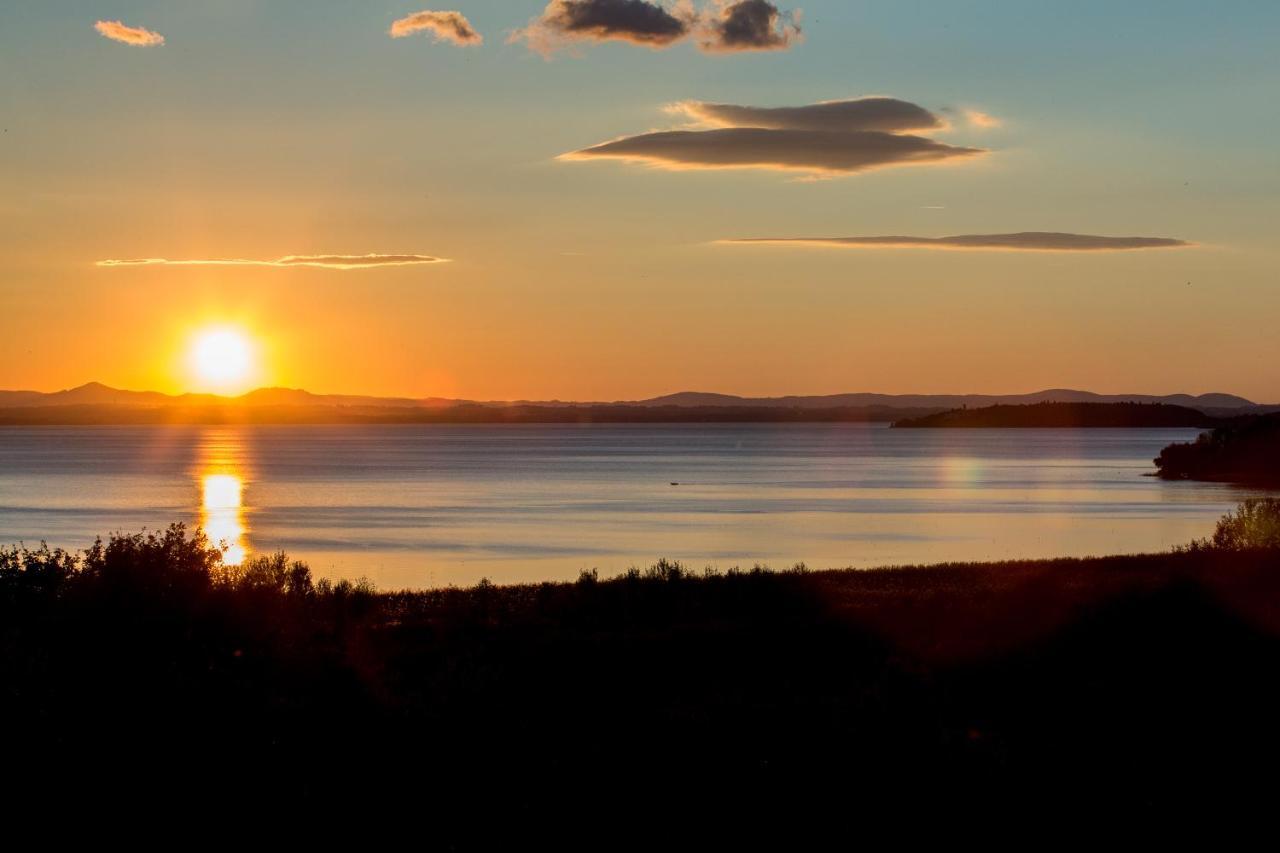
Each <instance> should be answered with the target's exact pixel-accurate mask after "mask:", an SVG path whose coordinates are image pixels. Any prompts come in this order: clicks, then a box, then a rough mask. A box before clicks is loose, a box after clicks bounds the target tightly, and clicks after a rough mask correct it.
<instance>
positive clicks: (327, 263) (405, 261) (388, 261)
mask: <svg viewBox="0 0 1280 853" xmlns="http://www.w3.org/2000/svg"><path fill="white" fill-rule="evenodd" d="M447 261H448V259H447V258H436V257H432V256H431V255H378V254H370V255H285V256H284V257H283V258H277V259H275V260H250V259H244V258H208V259H190V260H170V259H169V258H131V259H123V260H120V259H108V260H104V261H98V262H97V264H96V266H100V267H156V266H168V267H318V268H320V269H330V270H363V269H375V268H378V267H407V266H417V265H419V264H440V263H446V262H447Z"/></svg>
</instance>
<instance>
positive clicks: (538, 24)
mask: <svg viewBox="0 0 1280 853" xmlns="http://www.w3.org/2000/svg"><path fill="white" fill-rule="evenodd" d="M695 20H696V15H695V14H694V13H693V11H692V9H691V7H690V6H688V5H686V4H684V3H682V4H680V5H679V6H678V7H676V8H675V11H674V12H673V11H672V10H671V9H668V8H667V7H666V6H663V5H661V4H659V3H651V2H648V0H551V2H550V3H548V4H547V7H546V8H545V9H543V10H542V14H541V15H539V16H538V17H536V18H534V19H533V20H532V21H530V22H529V25H528V26H527V27H525V28H523V29H520V30H516V31H515V32H514V33H512V34H511V37H510V38H509V39H508V41H509V42H520V41H523V42H525V43H526V44H527V45H529V47H530V49H532V50H535V51H537V52H538V53H541V54H542V55H543V56H549V55H551V54H552V53H555V52H556V51H558V50H563V49H564V48H566V47H569V46H571V45H572V44H573V43H574V42H580V41H594V42H602V41H622V42H628V43H630V44H636V45H640V46H642V47H649V48H653V49H655V50H661V49H662V48H666V47H670V46H671V45H673V44H675V43H676V42H678V41H680V40H681V39H683V38H684V37H685V36H687V35H689V33H690V32H691V31H692V28H693V25H694V22H695Z"/></svg>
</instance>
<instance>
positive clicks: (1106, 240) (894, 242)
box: [719, 231, 1195, 252]
mask: <svg viewBox="0 0 1280 853" xmlns="http://www.w3.org/2000/svg"><path fill="white" fill-rule="evenodd" d="M719 242H721V243H731V244H738V245H743V244H774V245H791V246H830V247H835V248H845V249H944V250H952V251H955V250H969V251H988V252H1120V251H1130V250H1135V249H1178V248H1187V247H1190V246H1194V245H1195V244H1194V243H1190V242H1188V241H1186V240H1177V239H1174V238H1172V237H1100V236H1097V235H1094V234H1067V233H1062V232H1056V231H1020V232H1017V233H1015V234H959V235H956V236H952V237H904V236H886V237H748V238H740V239H733V240H720V241H719Z"/></svg>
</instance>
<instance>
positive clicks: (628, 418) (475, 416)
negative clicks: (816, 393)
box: [0, 403, 925, 426]
mask: <svg viewBox="0 0 1280 853" xmlns="http://www.w3.org/2000/svg"><path fill="white" fill-rule="evenodd" d="M904 413H908V414H924V413H925V412H923V411H920V410H914V411H913V410H910V409H886V408H884V407H870V408H848V407H837V408H829V409H780V408H761V407H755V408H751V407H733V406H700V407H694V406H622V405H590V404H581V405H559V406H554V405H549V406H529V405H502V406H497V405H484V404H477V403H459V404H457V405H449V406H331V405H244V404H217V405H200V404H197V405H186V406H181V405H177V406H110V405H107V406H78V405H62V406H19V407H11V408H0V426H72V425H85V426H89V425H102V424H122V425H127V424H137V425H144V424H593V423H598V424H636V423H650V424H658V423H872V422H878V423H887V422H889V421H892V420H893V419H895V418H900V417H902V415H903V414H904Z"/></svg>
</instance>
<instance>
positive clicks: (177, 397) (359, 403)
mask: <svg viewBox="0 0 1280 853" xmlns="http://www.w3.org/2000/svg"><path fill="white" fill-rule="evenodd" d="M1034 403H1165V404H1168V405H1175V406H1185V407H1188V408H1193V409H1198V410H1200V411H1204V412H1211V411H1227V410H1250V409H1260V408H1267V409H1273V408H1277V407H1276V406H1264V405H1259V404H1257V403H1254V402H1253V401H1252V400H1247V399H1245V398H1244V397H1240V396H1237V395H1235V394H1223V393H1210V394H1198V395H1192V394H1166V395H1154V394H1095V393H1093V392H1091V391H1076V390H1072V389H1067V388H1054V389H1049V390H1045V391H1036V392H1033V393H1029V394H875V393H849V394H827V395H811V396H799V395H792V396H784V397H740V396H736V395H733V394H715V393H705V392H697V391H681V392H679V393H675V394H666V395H663V396H661V397H652V398H649V399H645V400H624V401H609V402H601V401H583V402H566V401H561V400H548V401H533V400H516V401H487V402H482V401H476V400H464V399H449V398H444V397H425V398H411V397H372V396H361V395H348V394H313V393H311V392H310V391H304V390H301V389H296V388H259V389H257V390H254V391H250V392H248V393H247V394H242V395H240V396H238V397H222V396H218V395H215V394H163V393H160V392H158V391H124V390H121V389H118V388H112V387H110V386H107V385H103V384H102V383H100V382H89V383H87V384H85V385H80V386H78V387H76V388H69V389H66V390H63V391H53V392H42V391H0V408H25V407H33V406H41V407H44V406H143V407H162V406H294V407H297V406H328V407H361V408H411V409H415V408H416V409H421V408H429V409H443V408H449V407H453V406H524V407H540V408H563V407H599V406H635V407H660V408H698V409H708V408H721V407H723V408H733V409H800V410H808V409H837V408H839V409H915V410H919V409H937V410H939V411H945V410H949V409H960V408H964V407H966V406H969V407H985V406H995V405H1028V404H1034Z"/></svg>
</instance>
